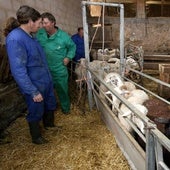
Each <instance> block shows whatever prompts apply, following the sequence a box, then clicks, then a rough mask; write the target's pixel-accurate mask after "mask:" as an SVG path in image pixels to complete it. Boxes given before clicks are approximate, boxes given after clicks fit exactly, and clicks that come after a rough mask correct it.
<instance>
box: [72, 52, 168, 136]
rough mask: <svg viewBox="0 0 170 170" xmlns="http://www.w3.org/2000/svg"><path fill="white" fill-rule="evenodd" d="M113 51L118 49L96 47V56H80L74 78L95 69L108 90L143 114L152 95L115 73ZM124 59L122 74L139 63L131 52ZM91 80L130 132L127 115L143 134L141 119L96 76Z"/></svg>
mask: <svg viewBox="0 0 170 170" xmlns="http://www.w3.org/2000/svg"><path fill="white" fill-rule="evenodd" d="M117 54H119V51H118V49H113V50H108V49H105V50H104V51H103V50H101V49H99V50H98V51H97V56H98V57H97V60H93V61H92V62H89V63H88V64H87V62H86V60H85V59H81V60H80V64H78V65H77V67H76V69H75V72H76V74H77V79H79V80H84V78H86V71H87V69H89V70H91V71H93V72H96V73H97V74H98V75H99V76H100V77H101V78H102V79H103V82H104V83H105V84H108V85H109V87H111V90H113V91H115V92H116V93H117V94H119V95H121V96H122V97H123V98H124V99H126V101H127V102H129V103H130V104H131V105H133V106H134V107H135V108H136V109H137V110H139V111H140V113H141V114H143V115H144V116H146V115H147V114H148V110H150V109H149V108H148V107H149V106H148V105H147V104H146V103H147V102H148V101H152V99H151V98H150V97H149V95H148V94H147V93H146V92H145V91H144V90H141V89H137V88H136V86H135V84H134V83H133V82H130V81H125V80H123V79H122V77H121V75H120V74H119V70H120V59H119V58H118V57H116V55H117ZM124 63H125V67H126V68H127V69H125V76H126V74H128V68H132V69H139V63H138V62H137V61H136V60H134V58H133V57H131V56H129V57H127V58H126V59H125V62H124ZM94 79H95V78H94ZM95 81H96V82H97V83H98V84H99V86H100V88H99V95H100V98H101V100H103V101H104V102H106V103H108V100H107V98H109V99H110V100H111V101H112V102H111V104H109V106H111V109H112V111H113V112H114V113H117V116H118V119H119V120H120V123H121V124H122V125H123V126H124V127H125V128H126V129H127V130H128V131H129V132H130V133H132V134H133V129H132V127H131V125H130V124H129V123H128V122H127V119H129V120H130V121H131V122H133V124H135V125H136V126H137V128H138V129H139V130H140V131H141V132H142V133H143V134H145V124H144V122H143V121H142V120H141V119H140V118H139V117H138V116H137V115H136V114H135V113H133V111H131V110H130V109H129V108H128V107H127V106H126V105H125V104H123V103H122V102H121V100H120V99H119V98H118V97H116V96H115V95H114V94H113V93H112V92H111V91H110V90H109V89H108V88H106V86H105V85H103V84H102V83H100V82H98V80H97V79H96V80H95ZM106 96H107V97H106ZM146 105H147V107H146ZM152 109H153V108H152ZM156 109H159V108H156ZM152 111H154V110H152ZM154 112H155V111H154ZM169 129H170V128H169ZM169 131H170V130H169ZM169 137H170V134H169Z"/></svg>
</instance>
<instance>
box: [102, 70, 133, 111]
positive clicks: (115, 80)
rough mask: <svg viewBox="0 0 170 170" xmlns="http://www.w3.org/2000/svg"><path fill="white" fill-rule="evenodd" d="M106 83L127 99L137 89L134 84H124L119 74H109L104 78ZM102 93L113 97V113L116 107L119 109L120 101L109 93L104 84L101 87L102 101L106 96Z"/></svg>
mask: <svg viewBox="0 0 170 170" xmlns="http://www.w3.org/2000/svg"><path fill="white" fill-rule="evenodd" d="M104 82H105V83H107V84H110V85H111V87H113V90H115V91H116V92H117V93H118V94H120V95H122V96H124V97H126V94H127V96H128V95H129V93H130V91H131V90H134V89H136V87H135V85H134V84H133V83H131V82H124V81H123V80H122V78H121V76H120V75H119V74H118V73H109V74H107V75H106V76H105V78H104ZM101 91H103V92H104V93H105V94H106V95H109V96H111V100H112V102H113V104H112V111H114V109H115V107H116V108H117V107H119V105H120V100H119V99H118V98H117V97H116V96H115V95H114V94H112V93H111V92H110V91H108V89H107V88H106V87H105V86H104V85H103V84H101V85H100V91H99V94H100V97H101V99H102V100H105V95H104V94H103V93H102V92H101Z"/></svg>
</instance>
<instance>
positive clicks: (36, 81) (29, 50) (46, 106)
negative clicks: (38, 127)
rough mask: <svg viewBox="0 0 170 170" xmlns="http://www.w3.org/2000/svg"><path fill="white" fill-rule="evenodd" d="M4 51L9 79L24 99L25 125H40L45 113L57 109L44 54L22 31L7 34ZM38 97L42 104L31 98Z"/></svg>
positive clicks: (29, 36)
mask: <svg viewBox="0 0 170 170" xmlns="http://www.w3.org/2000/svg"><path fill="white" fill-rule="evenodd" d="M6 48H7V52H8V58H9V62H10V68H11V72H12V75H13V77H14V79H15V81H16V82H17V84H18V86H19V88H20V90H21V92H22V93H23V94H24V96H25V99H26V103H27V107H28V114H27V117H26V118H27V121H28V122H35V121H40V120H41V119H42V116H43V113H44V112H48V111H51V110H55V109H56V98H55V95H54V91H53V83H52V77H51V75H50V72H49V69H48V66H47V61H46V57H45V53H44V51H43V49H42V47H41V46H40V45H39V43H38V41H37V40H36V39H35V38H33V37H32V36H31V35H29V34H27V33H26V32H24V31H23V30H22V29H21V28H16V29H14V30H13V31H12V32H10V33H9V34H8V36H7V38H6ZM39 93H41V95H42V96H43V101H42V102H34V101H33V97H34V96H35V95H37V94H39Z"/></svg>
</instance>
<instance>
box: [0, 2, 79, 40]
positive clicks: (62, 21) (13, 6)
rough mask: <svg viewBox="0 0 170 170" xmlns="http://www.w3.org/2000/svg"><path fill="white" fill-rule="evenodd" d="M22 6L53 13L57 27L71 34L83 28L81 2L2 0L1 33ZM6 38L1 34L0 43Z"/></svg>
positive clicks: (0, 14) (0, 13) (0, 12)
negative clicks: (9, 18)
mask: <svg viewBox="0 0 170 170" xmlns="http://www.w3.org/2000/svg"><path fill="white" fill-rule="evenodd" d="M21 5H29V6H32V7H34V8H35V9H37V10H39V11H40V12H41V13H42V12H51V13H52V14H53V15H54V16H55V17H56V21H57V26H59V27H60V28H61V29H63V30H65V31H67V32H68V33H69V34H73V33H75V32H77V27H79V26H82V15H81V13H82V12H81V0H69V1H65V0H0V23H1V25H0V31H1V33H2V27H3V23H4V22H5V20H6V19H7V18H8V17H10V16H14V17H15V16H16V15H15V14H16V11H17V9H18V8H19V7H20V6H21ZM3 41H4V38H3V36H2V34H1V36H0V42H3Z"/></svg>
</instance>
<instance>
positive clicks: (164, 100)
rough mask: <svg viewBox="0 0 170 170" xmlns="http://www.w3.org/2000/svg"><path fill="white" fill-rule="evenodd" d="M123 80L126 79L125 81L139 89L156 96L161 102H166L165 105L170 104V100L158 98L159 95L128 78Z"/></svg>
mask: <svg viewBox="0 0 170 170" xmlns="http://www.w3.org/2000/svg"><path fill="white" fill-rule="evenodd" d="M123 78H124V79H125V80H128V81H130V82H132V83H134V84H135V85H136V86H137V87H139V88H141V89H143V90H144V91H146V92H148V93H149V94H151V95H153V96H155V97H156V98H158V99H160V100H161V101H163V102H165V103H167V104H170V102H169V101H168V100H166V99H164V98H162V97H160V96H158V95H157V94H155V93H153V92H151V91H150V90H148V89H146V88H144V87H142V86H141V85H139V84H137V83H135V82H133V81H132V80H130V79H128V78H126V77H123Z"/></svg>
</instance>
